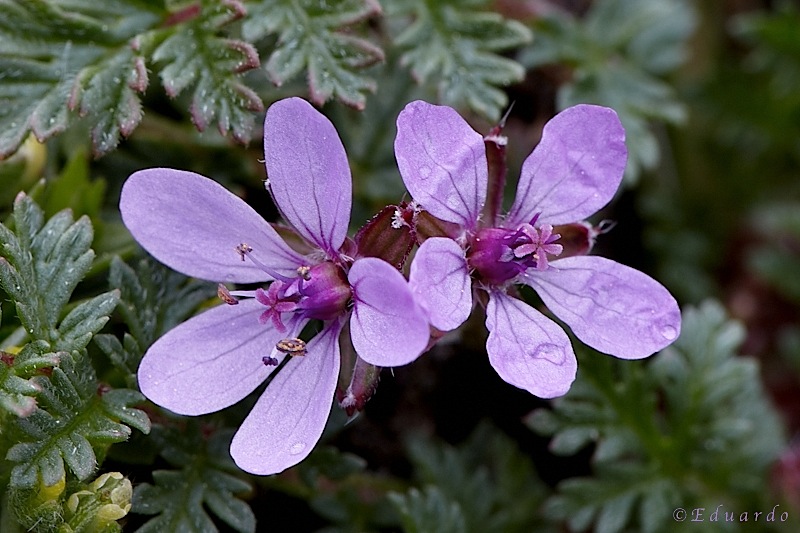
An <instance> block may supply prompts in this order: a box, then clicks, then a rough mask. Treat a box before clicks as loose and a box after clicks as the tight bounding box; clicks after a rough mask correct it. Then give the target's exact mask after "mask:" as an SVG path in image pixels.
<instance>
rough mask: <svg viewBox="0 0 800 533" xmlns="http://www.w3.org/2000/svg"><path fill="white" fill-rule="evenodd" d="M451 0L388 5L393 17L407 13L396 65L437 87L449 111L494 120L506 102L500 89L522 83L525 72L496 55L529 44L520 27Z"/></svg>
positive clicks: (409, 0)
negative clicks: (468, 111)
mask: <svg viewBox="0 0 800 533" xmlns="http://www.w3.org/2000/svg"><path fill="white" fill-rule="evenodd" d="M463 4H464V3H463V2H458V1H455V0H450V1H447V2H426V1H424V0H404V1H402V2H396V3H392V4H391V10H392V12H393V14H398V15H410V16H411V20H412V22H411V24H410V25H409V26H408V27H407V28H405V29H404V30H403V31H402V32H401V33H400V34H399V35H398V36H397V37H396V38H395V44H396V45H397V46H398V47H399V48H400V49H401V50H403V55H402V58H401V61H402V63H403V64H405V65H408V66H409V67H410V68H411V73H412V74H413V76H414V78H415V79H417V80H418V81H420V82H423V83H430V84H431V85H434V86H436V88H437V90H438V92H439V97H440V100H442V102H443V103H446V104H448V105H451V106H454V107H464V106H468V107H469V108H470V109H472V110H474V111H476V112H478V113H480V114H481V115H483V116H484V117H486V118H488V119H490V120H497V119H499V118H500V114H501V112H502V110H503V108H504V107H505V106H506V105H507V103H508V98H507V96H506V95H505V93H504V92H503V91H502V90H500V89H499V87H503V86H506V85H510V84H511V83H514V82H518V81H521V80H522V78H523V76H524V74H525V70H524V68H523V67H522V65H520V64H519V63H517V62H516V61H513V60H511V59H508V58H505V57H502V56H500V55H497V54H496V53H495V52H498V51H501V50H505V49H509V48H513V47H516V46H520V45H523V44H525V43H527V42H530V40H531V33H530V31H529V30H528V29H527V28H526V27H525V26H523V25H522V24H520V23H518V22H516V21H511V20H506V19H504V18H503V17H502V16H500V15H499V14H497V13H493V12H480V11H477V9H476V8H477V5H476V4H480V5H482V4H483V2H471V5H470V8H469V9H464V7H465V6H464V5H463Z"/></svg>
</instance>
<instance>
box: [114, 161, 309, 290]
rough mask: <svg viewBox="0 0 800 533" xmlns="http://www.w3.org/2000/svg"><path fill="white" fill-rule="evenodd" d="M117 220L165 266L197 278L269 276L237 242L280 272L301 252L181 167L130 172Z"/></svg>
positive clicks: (299, 260)
mask: <svg viewBox="0 0 800 533" xmlns="http://www.w3.org/2000/svg"><path fill="white" fill-rule="evenodd" d="M119 207H120V212H121V213H122V221H123V222H124V223H125V226H127V228H128V230H130V232H131V234H132V235H133V237H134V238H135V239H136V240H137V241H138V242H139V244H141V245H142V247H143V248H144V249H145V250H147V251H148V252H149V253H150V254H151V255H152V256H153V257H155V258H156V259H158V260H159V261H161V262H162V263H164V264H165V265H167V266H169V267H171V268H173V269H175V270H177V271H178V272H181V273H183V274H186V275H187V276H194V277H196V278H201V279H207V280H211V281H228V282H236V283H252V282H258V281H267V280H270V279H272V278H271V277H270V276H269V275H268V274H266V273H265V272H264V271H263V270H261V269H260V268H258V267H256V266H255V265H254V264H253V262H252V261H249V260H247V261H242V258H241V256H240V255H239V253H237V251H236V247H237V246H239V245H240V244H242V243H246V244H248V245H249V246H250V247H252V248H253V257H255V258H256V259H258V260H260V261H261V262H262V263H264V264H266V265H267V266H269V267H271V268H272V269H274V270H275V271H277V272H280V273H283V274H285V275H296V272H295V271H296V269H297V267H298V265H300V264H303V262H304V260H303V257H302V256H301V255H300V254H298V253H296V252H294V251H293V250H292V249H291V248H289V246H287V245H286V243H284V242H283V239H281V238H280V237H279V236H278V234H277V232H276V231H275V230H274V229H273V228H272V226H270V225H269V223H267V222H266V221H265V220H264V219H263V218H261V216H260V215H259V214H258V213H256V212H255V211H254V210H253V209H252V208H251V207H250V206H249V205H247V204H246V203H245V202H244V201H243V200H242V199H241V198H239V197H237V196H235V195H233V194H232V193H230V192H229V191H228V190H227V189H225V188H224V187H223V186H221V185H219V184H218V183H216V182H215V181H212V180H210V179H208V178H205V177H203V176H200V175H199V174H194V173H193V172H186V171H182V170H173V169H170V168H151V169H147V170H140V171H139V172H135V173H134V174H133V175H131V177H129V178H128V180H127V181H126V182H125V184H124V185H123V187H122V195H121V197H120V202H119Z"/></svg>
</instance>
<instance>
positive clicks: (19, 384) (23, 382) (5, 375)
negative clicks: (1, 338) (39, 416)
mask: <svg viewBox="0 0 800 533" xmlns="http://www.w3.org/2000/svg"><path fill="white" fill-rule="evenodd" d="M14 359H15V357H14V356H13V355H12V354H9V353H6V352H0V408H2V409H4V410H6V411H9V412H11V413H14V414H15V415H17V416H21V417H24V416H28V415H29V414H31V413H32V412H33V410H34V409H36V399H35V398H34V396H35V395H36V393H38V392H39V391H40V390H41V388H40V387H39V386H38V385H37V384H36V383H34V382H32V381H30V380H28V379H24V378H22V377H20V376H18V375H17V374H16V369H15V368H14Z"/></svg>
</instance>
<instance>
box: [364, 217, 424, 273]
mask: <svg viewBox="0 0 800 533" xmlns="http://www.w3.org/2000/svg"><path fill="white" fill-rule="evenodd" d="M416 219H417V212H416V210H415V208H414V206H413V205H412V204H409V203H407V202H402V203H401V204H399V205H387V206H386V207H384V208H383V209H381V210H380V211H379V212H378V214H377V215H375V216H374V217H372V218H371V219H370V220H369V221H367V223H366V224H364V225H363V226H362V227H361V229H359V230H358V233H356V236H355V242H356V247H357V249H358V256H359V257H377V258H379V259H383V260H384V261H386V262H387V263H389V264H390V265H392V266H393V267H395V268H397V269H398V270H402V269H403V265H405V262H406V259H408V255H409V254H410V253H411V248H413V246H414V243H415V242H416V229H415V227H416Z"/></svg>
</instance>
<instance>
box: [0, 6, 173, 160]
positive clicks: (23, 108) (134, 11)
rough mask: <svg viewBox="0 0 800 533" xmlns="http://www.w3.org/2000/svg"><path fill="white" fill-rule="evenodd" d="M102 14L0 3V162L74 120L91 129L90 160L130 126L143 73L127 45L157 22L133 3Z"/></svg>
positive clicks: (82, 9)
mask: <svg viewBox="0 0 800 533" xmlns="http://www.w3.org/2000/svg"><path fill="white" fill-rule="evenodd" d="M103 7H104V9H102V10H98V9H96V7H94V8H93V7H91V6H89V7H87V6H85V5H80V4H79V5H71V6H62V5H60V4H59V3H57V2H54V1H52V0H30V1H26V2H15V1H13V0H2V1H0V20H2V22H1V23H0V43H1V44H0V72H3V76H4V79H3V84H0V104H1V105H0V158H2V157H6V156H8V155H10V154H11V153H13V152H14V151H15V150H16V149H17V148H18V147H19V145H20V144H21V143H22V142H23V141H24V140H25V138H26V136H27V135H28V132H32V133H33V134H34V135H35V136H36V137H37V139H39V140H40V141H43V140H45V139H47V138H49V137H51V136H52V135H54V134H56V133H59V132H61V131H63V130H64V129H66V128H67V126H68V125H69V124H71V123H72V122H74V121H75V120H76V119H77V118H79V115H80V116H85V117H87V118H89V119H90V120H91V121H92V123H93V124H94V128H93V137H94V140H95V153H96V154H98V155H99V154H102V153H105V152H106V151H108V150H110V149H111V148H113V147H114V146H116V143H117V142H118V140H119V136H120V134H123V135H126V134H128V133H130V132H131V131H132V130H133V128H134V127H135V126H136V125H137V124H138V121H139V119H140V118H141V114H140V113H139V112H138V111H137V110H138V109H139V99H138V96H137V95H136V94H135V93H141V92H143V91H144V88H145V86H146V82H145V83H143V80H142V78H141V74H143V73H144V72H145V70H144V64H143V62H142V61H141V58H138V59H137V58H136V57H138V56H136V54H135V53H134V52H133V51H132V49H131V47H130V46H129V41H130V40H131V39H132V38H133V37H134V36H135V35H136V34H137V33H138V32H140V31H143V30H144V29H146V28H148V27H149V26H150V25H153V24H155V23H156V22H157V21H158V19H159V18H160V17H159V14H158V13H157V12H156V13H154V12H153V11H148V10H147V8H146V6H145V4H143V3H138V2H137V3H134V2H124V1H109V2H104V6H103ZM152 7H153V6H151V7H150V9H152ZM130 66H132V67H133V72H132V71H130V70H129V68H128V67H130ZM79 102H83V105H81V106H80V113H75V112H74V110H76V109H78V107H77V106H78V103H79Z"/></svg>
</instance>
